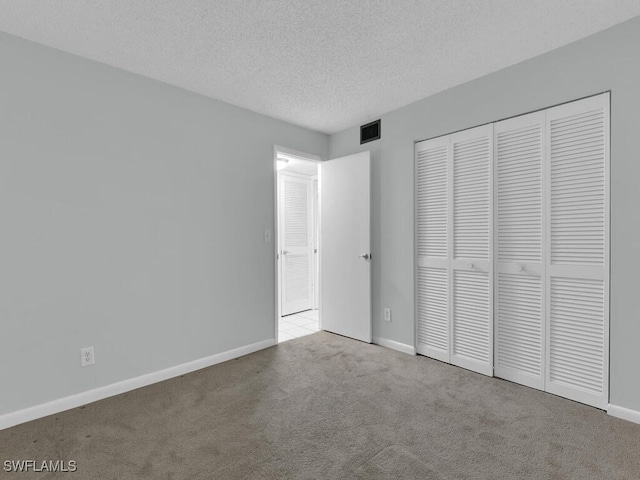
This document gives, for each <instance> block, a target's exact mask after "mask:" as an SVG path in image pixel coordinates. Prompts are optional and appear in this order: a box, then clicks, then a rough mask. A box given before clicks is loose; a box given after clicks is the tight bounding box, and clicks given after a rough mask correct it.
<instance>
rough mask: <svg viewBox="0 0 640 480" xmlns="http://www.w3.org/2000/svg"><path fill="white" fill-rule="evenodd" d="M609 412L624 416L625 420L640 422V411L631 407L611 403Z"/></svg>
mask: <svg viewBox="0 0 640 480" xmlns="http://www.w3.org/2000/svg"><path fill="white" fill-rule="evenodd" d="M607 413H608V414H609V415H611V416H612V417H617V418H622V419H623V420H628V421H629V422H633V423H639V424H640V412H639V411H637V410H631V409H629V408H624V407H619V406H617V405H612V404H609V406H608V407H607Z"/></svg>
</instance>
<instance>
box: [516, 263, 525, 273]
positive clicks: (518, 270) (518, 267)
mask: <svg viewBox="0 0 640 480" xmlns="http://www.w3.org/2000/svg"><path fill="white" fill-rule="evenodd" d="M523 270H524V267H523V266H522V265H516V272H521V271H523Z"/></svg>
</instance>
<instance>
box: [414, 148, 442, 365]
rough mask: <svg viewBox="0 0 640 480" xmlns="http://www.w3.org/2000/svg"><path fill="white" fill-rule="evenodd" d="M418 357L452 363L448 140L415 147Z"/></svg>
mask: <svg viewBox="0 0 640 480" xmlns="http://www.w3.org/2000/svg"><path fill="white" fill-rule="evenodd" d="M415 157H416V165H415V167H416V234H417V239H416V240H417V254H418V258H417V263H418V265H417V266H416V297H417V308H416V317H417V318H416V322H417V338H416V351H417V352H418V353H421V354H423V355H427V356H429V357H432V358H436V359H438V360H441V361H444V362H449V356H450V355H449V351H450V350H449V266H448V262H449V246H448V243H449V239H448V236H449V231H450V228H449V199H448V197H449V192H448V185H449V137H443V138H436V139H433V140H426V141H424V142H419V143H417V144H416V149H415Z"/></svg>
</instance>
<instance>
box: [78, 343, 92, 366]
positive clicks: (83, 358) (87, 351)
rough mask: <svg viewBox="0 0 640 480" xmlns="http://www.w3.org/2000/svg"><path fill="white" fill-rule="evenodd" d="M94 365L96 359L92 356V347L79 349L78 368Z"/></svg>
mask: <svg viewBox="0 0 640 480" xmlns="http://www.w3.org/2000/svg"><path fill="white" fill-rule="evenodd" d="M94 363H96V358H95V356H94V354H93V347H87V348H81V349H80V366H81V367H88V366H89V365H93V364H94Z"/></svg>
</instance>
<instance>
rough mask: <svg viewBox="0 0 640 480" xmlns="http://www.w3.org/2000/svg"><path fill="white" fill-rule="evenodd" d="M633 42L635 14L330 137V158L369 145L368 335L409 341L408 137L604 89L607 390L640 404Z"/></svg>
mask: <svg viewBox="0 0 640 480" xmlns="http://www.w3.org/2000/svg"><path fill="white" fill-rule="evenodd" d="M639 45H640V17H638V18H635V19H633V20H631V21H628V22H626V23H623V24H621V25H619V26H616V27H614V28H612V29H609V30H606V31H604V32H601V33H599V34H597V35H594V36H592V37H589V38H587V39H584V40H582V41H579V42H576V43H574V44H571V45H569V46H567V47H564V48H561V49H558V50H555V51H553V52H550V53H548V54H545V55H542V56H540V57H537V58H534V59H532V60H529V61H526V62H523V63H521V64H518V65H515V66H513V67H510V68H507V69H505V70H502V71H500V72H497V73H495V74H492V75H488V76H486V77H483V78H480V79H477V80H474V81H472V82H469V83H466V84H464V85H460V86H458V87H456V88H453V89H450V90H448V91H445V92H443V93H441V94H438V95H434V96H432V97H429V98H426V99H424V100H420V101H418V102H416V103H413V104H411V105H409V106H406V107H404V108H401V109H399V110H396V111H393V112H391V113H389V114H387V115H384V116H383V117H382V138H381V140H379V141H376V142H373V143H370V144H366V145H364V146H360V145H359V130H358V128H356V127H354V128H351V129H348V130H345V131H343V132H340V133H337V134H335V135H332V136H331V137H330V142H331V143H330V156H331V158H334V157H338V156H342V155H347V154H351V153H355V152H358V151H362V150H364V149H370V150H371V152H372V158H373V161H372V162H373V166H372V176H373V200H372V201H373V206H372V207H373V208H372V211H373V255H374V257H373V258H374V259H376V260H375V261H374V262H373V298H374V300H373V301H374V305H373V312H374V325H373V332H374V336H378V337H384V338H387V339H391V340H395V341H397V342H401V343H405V344H410V345H413V343H414V338H413V332H414V317H413V306H414V293H413V292H414V280H413V245H414V240H413V235H414V228H413V212H414V208H413V191H414V188H413V181H414V177H413V143H414V141H415V140H420V139H426V138H430V137H434V136H438V135H442V134H446V133H449V132H453V131H456V130H460V129H464V128H468V127H472V126H475V125H479V124H483V123H487V122H491V121H495V120H498V119H501V118H504V117H509V116H513V115H518V114H521V113H525V112H528V111H531V110H535V109H540V108H544V107H548V106H552V105H555V104H558V103H563V102H566V101H569V100H573V99H577V98H580V97H583V96H587V95H591V94H594V93H599V92H602V91H605V90H611V101H612V105H611V142H612V149H611V182H612V185H611V339H610V341H611V344H610V345H611V347H610V349H611V355H610V360H611V374H610V392H611V403H613V404H616V405H618V406H622V407H626V408H630V409H633V410H636V411H640V382H638V373H637V369H638V365H640V348H639V347H638V340H639V339H640V294H639V292H640V281H639V278H640V277H639V275H640V273H639V272H640V221H639V220H638V218H639V217H638V208H639V206H640V49H639V48H638V46H639ZM384 307H390V308H392V309H393V316H392V318H393V321H392V323H387V322H385V321H384V319H383V308H384Z"/></svg>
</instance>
